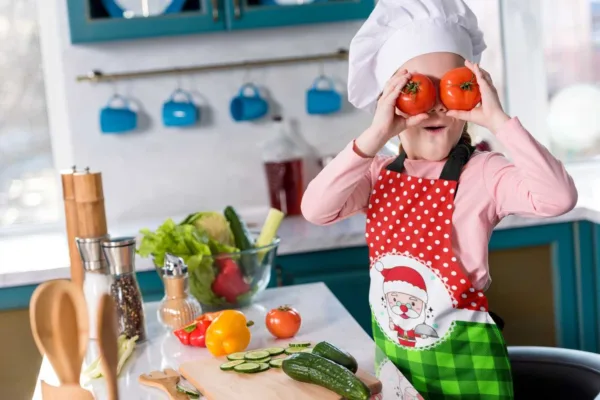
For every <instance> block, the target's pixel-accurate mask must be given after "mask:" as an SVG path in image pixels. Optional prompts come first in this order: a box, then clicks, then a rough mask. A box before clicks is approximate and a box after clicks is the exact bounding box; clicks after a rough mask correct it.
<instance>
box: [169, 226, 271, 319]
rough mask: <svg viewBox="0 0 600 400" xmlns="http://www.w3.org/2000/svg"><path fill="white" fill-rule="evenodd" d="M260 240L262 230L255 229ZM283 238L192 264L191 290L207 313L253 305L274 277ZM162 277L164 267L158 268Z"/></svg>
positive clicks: (254, 234) (206, 258) (204, 257)
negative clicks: (259, 232) (272, 271)
mask: <svg viewBox="0 0 600 400" xmlns="http://www.w3.org/2000/svg"><path fill="white" fill-rule="evenodd" d="M252 235H253V239H254V240H256V238H257V237H258V233H255V232H252ZM279 242H280V239H279V238H278V237H276V238H275V239H273V241H272V242H271V243H270V244H268V245H266V246H262V247H257V248H253V249H249V250H244V251H239V252H235V253H222V254H218V255H215V256H203V257H202V260H201V261H200V265H188V275H189V279H188V283H189V293H190V294H191V295H192V296H194V297H195V298H196V299H197V300H198V301H199V302H200V304H201V306H202V311H203V312H211V311H219V310H224V309H229V308H240V307H245V306H248V305H250V304H252V302H253V300H254V299H255V298H256V296H258V295H259V294H260V293H262V292H263V291H264V290H265V289H266V287H267V286H268V284H269V281H270V280H271V270H272V267H273V265H274V263H275V258H276V254H277V249H278V247H279ZM157 272H158V273H159V275H160V276H161V278H162V268H158V267H157Z"/></svg>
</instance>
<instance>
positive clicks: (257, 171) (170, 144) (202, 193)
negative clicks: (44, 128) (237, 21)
mask: <svg viewBox="0 0 600 400" xmlns="http://www.w3.org/2000/svg"><path fill="white" fill-rule="evenodd" d="M37 3H38V12H39V18H40V33H41V39H42V51H43V56H44V70H45V79H46V92H47V97H48V99H47V100H48V107H49V118H50V125H51V132H52V140H53V151H54V157H55V163H56V166H57V167H58V168H60V169H63V168H70V166H71V165H73V164H76V165H77V166H79V167H85V166H89V167H90V168H92V169H94V170H99V171H101V172H102V173H103V179H104V186H105V188H104V193H105V197H106V199H105V202H106V210H107V216H108V219H109V221H110V222H111V223H112V224H115V223H117V224H120V223H123V222H127V221H129V220H134V221H135V220H139V219H141V218H153V217H156V218H162V217H165V216H167V215H180V214H185V213H187V212H190V211H192V210H197V209H212V208H215V209H221V208H222V207H223V206H224V204H226V203H229V204H234V205H237V206H238V207H243V208H253V207H262V206H266V205H267V202H268V198H267V191H266V185H265V180H264V177H263V171H262V164H261V159H260V152H259V149H258V143H259V142H260V141H261V140H263V139H264V137H265V135H266V134H267V133H268V130H269V124H265V123H262V124H236V123H234V122H233V121H232V120H231V118H230V116H229V112H228V107H229V101H230V99H231V97H232V96H234V95H235V94H236V92H237V90H238V88H239V86H240V85H241V84H242V83H244V79H245V74H246V72H245V71H232V72H219V73H210V74H198V75H194V76H187V77H184V78H183V88H185V89H189V90H192V91H193V92H195V93H198V94H199V95H200V96H201V97H200V96H198V98H197V100H198V101H200V103H201V104H206V102H208V104H209V105H210V109H211V113H210V114H211V115H210V120H211V124H209V125H205V124H203V125H202V126H201V127H199V128H195V129H193V130H186V131H177V130H169V129H166V128H163V127H162V126H161V125H162V124H161V121H160V110H161V105H162V102H164V101H165V100H166V98H167V97H168V96H169V95H170V93H171V91H172V90H173V89H174V88H175V87H176V85H177V79H176V78H175V77H165V78H162V77H160V78H149V79H146V80H136V81H130V82H123V83H119V84H118V86H117V88H118V90H119V92H121V93H122V94H125V95H127V96H130V97H132V98H135V99H137V100H138V101H139V104H140V106H141V110H142V112H143V114H144V116H143V118H141V120H142V121H141V123H142V124H143V125H146V126H147V129H145V130H144V131H143V132H140V133H134V134H127V135H123V136H110V135H102V134H101V133H100V132H99V127H98V113H99V110H100V108H101V107H103V106H104V104H105V102H106V101H107V99H108V98H109V96H110V95H111V94H112V93H113V90H114V87H113V86H112V85H110V84H99V85H92V84H89V83H76V82H75V77H76V76H77V75H81V74H85V73H87V72H89V71H90V70H93V69H99V70H102V71H105V72H118V71H126V70H136V69H149V68H164V67H178V66H186V65H195V64H211V63H221V62H226V61H240V60H245V59H253V58H258V59H260V58H268V57H282V56H297V55H302V54H316V53H322V52H331V51H335V50H337V49H338V48H340V47H344V48H347V47H348V45H349V43H350V40H351V38H352V36H353V35H354V33H355V32H356V31H357V29H358V28H359V27H360V25H361V23H362V22H361V21H358V22H348V23H341V24H324V25H307V26H300V27H295V28H278V29H268V30H256V31H244V32H234V33H220V34H210V35H193V36H184V37H181V36H179V37H173V38H152V39H147V40H136V41H128V42H111V43H102V44H95V45H85V46H82V45H78V46H72V45H71V44H70V42H69V32H68V30H69V27H68V21H67V9H66V8H67V5H66V1H64V0H38V2H37ZM468 3H469V5H471V6H472V7H473V10H474V11H475V12H476V13H477V14H478V15H479V16H480V23H481V26H482V29H483V30H484V31H485V33H486V36H487V37H488V45H489V49H488V50H487V52H486V54H485V56H484V60H483V62H484V64H486V67H487V68H488V70H489V71H490V72H491V73H492V74H493V75H494V76H496V77H497V82H498V84H499V86H503V85H504V82H503V80H502V76H501V74H502V60H501V49H500V36H499V21H498V8H497V0H485V1H483V2H482V1H480V0H477V1H473V0H471V1H469V2H468ZM325 71H326V73H328V74H331V75H333V76H334V77H336V78H338V79H339V80H340V85H341V88H342V89H344V86H345V79H346V74H347V69H346V65H345V64H344V63H328V64H326V66H325ZM318 73H319V65H318V64H302V65H296V66H285V67H271V68H265V69H261V70H255V71H251V74H250V77H251V80H253V81H255V82H256V83H258V84H260V85H261V86H264V87H266V88H268V90H269V91H270V93H271V95H272V97H273V99H274V100H275V101H276V102H278V104H279V106H280V107H281V111H282V113H283V115H284V116H285V117H287V118H293V119H295V120H297V122H298V124H299V128H300V131H301V133H302V134H303V135H304V136H305V138H306V139H307V140H308V141H309V142H310V143H311V144H312V145H313V146H314V147H315V148H316V149H317V150H318V151H319V152H320V153H322V154H331V153H337V152H338V151H339V150H340V149H341V148H342V147H343V146H344V145H345V144H347V143H348V142H349V141H350V140H351V139H352V138H354V137H355V136H356V135H358V134H359V133H360V132H361V131H362V130H363V129H364V128H366V127H367V126H368V124H369V116H368V115H367V114H366V113H363V112H360V111H356V110H353V109H351V107H350V106H348V105H347V108H346V110H345V111H344V112H343V113H342V114H340V115H337V116H334V117H327V118H315V117H309V116H307V115H306V113H305V109H304V101H305V97H304V94H305V90H306V89H307V88H308V87H309V86H310V85H311V83H312V80H313V79H314V78H315V77H316V76H317V75H318ZM202 111H203V112H205V111H206V109H203V110H202ZM477 134H479V132H477ZM483 135H484V136H485V133H483Z"/></svg>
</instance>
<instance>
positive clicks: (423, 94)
mask: <svg viewBox="0 0 600 400" xmlns="http://www.w3.org/2000/svg"><path fill="white" fill-rule="evenodd" d="M435 99H436V93H435V86H434V85H433V82H431V79H429V78H428V77H426V76H425V75H422V74H412V78H411V79H410V81H408V83H407V84H406V86H404V87H403V88H402V91H401V92H400V96H398V98H397V99H396V107H398V110H400V111H402V112H403V113H404V114H408V115H418V114H422V113H426V112H428V111H429V110H431V109H432V108H433V106H434V105H435Z"/></svg>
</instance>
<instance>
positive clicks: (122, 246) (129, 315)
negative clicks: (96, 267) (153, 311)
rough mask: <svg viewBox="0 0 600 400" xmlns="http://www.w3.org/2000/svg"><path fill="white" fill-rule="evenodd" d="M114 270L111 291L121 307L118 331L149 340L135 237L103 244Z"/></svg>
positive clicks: (112, 271)
mask: <svg viewBox="0 0 600 400" xmlns="http://www.w3.org/2000/svg"><path fill="white" fill-rule="evenodd" d="M102 250H103V252H104V256H105V258H106V261H107V262H108V270H109V271H110V275H111V278H110V294H111V295H112V297H113V299H114V301H115V304H116V307H117V310H116V312H117V321H118V322H117V326H118V328H119V332H118V334H119V335H121V334H123V335H125V336H126V337H127V338H132V337H134V336H137V337H138V339H137V343H141V342H143V341H145V340H146V322H145V318H144V306H143V301H142V293H141V291H140V287H139V285H138V281H137V277H136V275H135V238H116V239H112V240H110V241H107V242H103V243H102Z"/></svg>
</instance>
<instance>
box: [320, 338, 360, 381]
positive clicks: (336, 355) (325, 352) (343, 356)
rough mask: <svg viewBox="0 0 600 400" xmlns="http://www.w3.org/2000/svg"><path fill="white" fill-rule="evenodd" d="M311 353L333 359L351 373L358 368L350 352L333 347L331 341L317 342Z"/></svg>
mask: <svg viewBox="0 0 600 400" xmlns="http://www.w3.org/2000/svg"><path fill="white" fill-rule="evenodd" d="M312 354H315V355H317V356H321V357H323V358H326V359H328V360H331V361H333V362H334V363H336V364H339V365H341V366H343V367H346V368H348V369H349V370H350V371H351V372H352V373H356V371H357V370H358V363H357V362H356V359H355V358H354V357H353V356H352V355H351V354H349V353H347V352H345V351H343V350H341V349H339V348H337V347H335V346H334V345H332V344H331V343H328V342H320V343H317V345H316V346H315V347H314V348H313V351H312Z"/></svg>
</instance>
